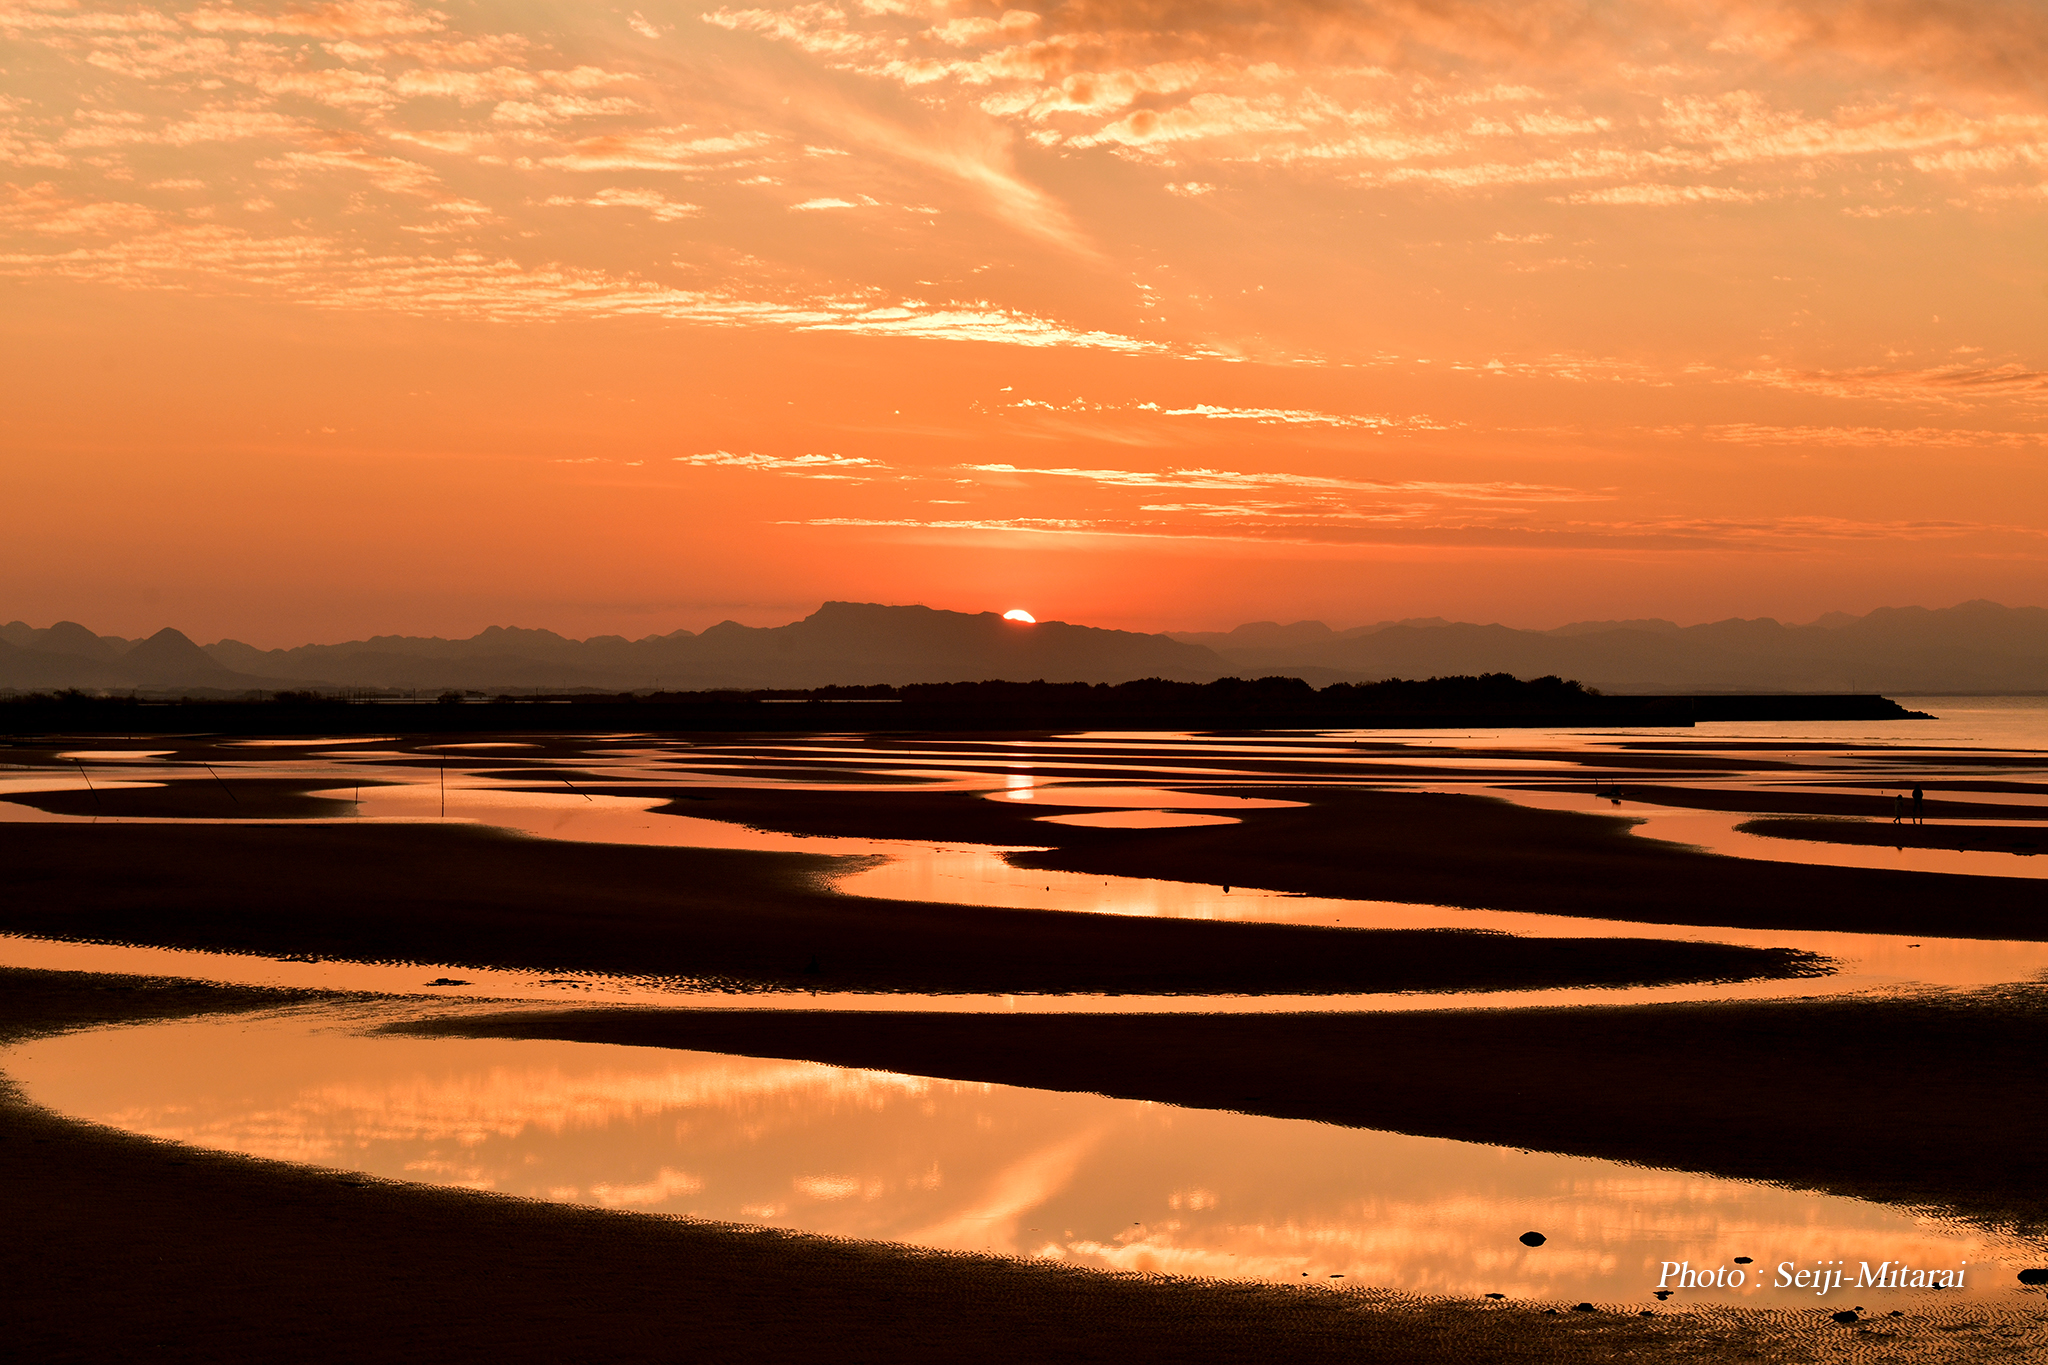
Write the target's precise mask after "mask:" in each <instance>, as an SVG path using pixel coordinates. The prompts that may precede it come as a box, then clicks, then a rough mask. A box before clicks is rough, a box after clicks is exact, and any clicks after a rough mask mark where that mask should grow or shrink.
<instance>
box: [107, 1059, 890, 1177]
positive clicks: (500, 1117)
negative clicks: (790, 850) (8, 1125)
mask: <svg viewBox="0 0 2048 1365" xmlns="http://www.w3.org/2000/svg"><path fill="white" fill-rule="evenodd" d="M334 1041H336V1040H332V1039H308V1040H305V1043H306V1045H307V1046H308V1048H309V1049H315V1048H318V1047H319V1045H320V1044H321V1043H322V1042H327V1043H332V1042H334ZM345 1041H346V1042H350V1043H355V1044H356V1046H358V1047H359V1046H360V1045H361V1044H360V1042H358V1041H357V1040H353V1039H350V1040H345ZM379 1046H383V1047H390V1048H393V1049H405V1050H409V1051H412V1052H414V1053H415V1054H419V1053H422V1052H424V1053H426V1054H428V1055H430V1056H431V1057H432V1064H433V1065H434V1067H435V1070H436V1071H438V1072H440V1073H441V1074H432V1075H420V1074H413V1075H406V1074H403V1073H404V1070H405V1068H404V1066H403V1064H402V1063H401V1064H400V1065H399V1066H398V1067H397V1068H395V1069H396V1070H398V1071H399V1072H400V1074H398V1075H394V1076H390V1077H389V1078H388V1079H381V1080H376V1081H358V1080H350V1081H345V1082H329V1083H324V1084H320V1083H316V1084H313V1085H311V1086H308V1087H307V1088H306V1089H304V1090H302V1091H300V1092H299V1093H297V1094H296V1095H294V1096H292V1097H291V1099H290V1101H289V1102H288V1103H287V1104H286V1105H284V1106H282V1107H275V1108H256V1109H249V1110H244V1111H242V1112H239V1113H235V1112H230V1113H226V1114H219V1115H216V1116H213V1117H201V1116H200V1112H199V1110H198V1109H196V1108H195V1107H193V1106H190V1105H184V1104H170V1105H160V1106H136V1107H132V1108H125V1109H122V1110H120V1111H118V1112H115V1113H113V1114H110V1115H108V1116H107V1120H106V1121H108V1122H112V1123H115V1124H117V1125H119V1126H121V1127H124V1128H130V1129H133V1130H135V1131H137V1132H146V1133H149V1134H151V1135H153V1136H156V1137H162V1138H169V1139H171V1140H173V1141H177V1142H190V1143H195V1144H198V1145H201V1146H208V1147H220V1148H226V1149H228V1150H231V1151H238V1152H245V1153H248V1154H249V1155H252V1156H265V1157H272V1158H275V1159H277V1160H281V1161H301V1162H322V1161H330V1160H333V1159H335V1158H336V1157H337V1156H340V1155H343V1154H345V1153H346V1152H347V1151H349V1150H350V1149H351V1148H362V1147H365V1146H368V1145H370V1144H373V1143H380V1142H391V1143H397V1142H422V1141H425V1142H454V1143H458V1144H462V1145H464V1146H469V1147H476V1146H481V1145H483V1144H485V1143H487V1142H489V1141H491V1140H492V1139H510V1138H518V1137H521V1136H523V1135H526V1134H528V1133H530V1132H542V1133H549V1134H556V1135H559V1134H563V1133H566V1132H571V1131H577V1130H581V1131H597V1130H601V1129H604V1128H606V1127H608V1126H610V1125H613V1124H617V1123H630V1122H633V1121H636V1120H640V1119H644V1118H650V1117H660V1116H668V1115H673V1114H676V1113H678V1112H688V1113H691V1114H696V1115H704V1114H727V1115H731V1116H735V1117H740V1118H743V1119H744V1120H745V1122H746V1123H747V1125H748V1126H749V1128H750V1129H752V1130H753V1131H754V1133H755V1134H756V1135H759V1134H761V1133H764V1132H766V1131H770V1130H773V1129H775V1128H777V1127H781V1126H785V1125H787V1124H790V1123H794V1122H798V1121H799V1120H798V1119H797V1117H796V1115H797V1114H798V1112H799V1111H800V1110H803V1111H810V1112H816V1111H823V1112H826V1113H831V1112H836V1111H848V1110H865V1111H880V1110H882V1109H883V1108H884V1107H886V1106H887V1105H888V1104H889V1103H890V1102H891V1101H892V1100H897V1099H904V1098H915V1097H918V1096H921V1095H923V1094H924V1093H925V1092H926V1091H927V1090H928V1089H929V1088H930V1085H931V1082H929V1081H926V1080H923V1079H921V1078H918V1077H913V1076H898V1075H894V1074H891V1073H888V1072H869V1071H855V1070H850V1069H847V1068H843V1067H829V1066H822V1065H819V1064H817V1063H814V1062H776V1061H741V1060H738V1059H732V1060H726V1059H712V1064H710V1065H703V1064H701V1063H700V1064H698V1065H695V1066H692V1065H689V1064H688V1063H677V1064H674V1065H672V1066H670V1067H667V1068H664V1069H661V1070H656V1071H649V1070H646V1069H641V1070H630V1069H624V1068H619V1069H605V1068H600V1069H593V1070H589V1071H569V1070H564V1069H561V1068H558V1067H550V1066H545V1065H541V1066H535V1067H530V1068H522V1067H509V1066H502V1065H501V1066H490V1067H486V1068H483V1069H480V1070H478V1071H475V1072H468V1073H465V1072H460V1071H444V1070H442V1068H445V1067H446V1066H447V1063H448V1056H447V1050H448V1049H450V1048H464V1047H468V1048H474V1047H475V1046H476V1044H475V1043H474V1042H473V1041H471V1040H467V1039H450V1040H446V1041H434V1042H425V1041H421V1040H416V1039H392V1040H386V1041H384V1042H382V1043H380V1044H379ZM487 1046H490V1045H487ZM496 1046H497V1047H502V1046H503V1044H498V1045H496ZM634 1051H635V1052H639V1051H641V1050H639V1049H634ZM308 1062H309V1064H311V1065H309V1069H312V1067H313V1066H317V1063H315V1062H314V1061H313V1059H311V1058H308ZM422 1169H426V1168H425V1167H422Z"/></svg>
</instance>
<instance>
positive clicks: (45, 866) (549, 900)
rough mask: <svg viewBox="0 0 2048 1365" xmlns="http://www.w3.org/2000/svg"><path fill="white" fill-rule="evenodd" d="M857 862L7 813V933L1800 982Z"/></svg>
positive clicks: (507, 956)
mask: <svg viewBox="0 0 2048 1365" xmlns="http://www.w3.org/2000/svg"><path fill="white" fill-rule="evenodd" d="M848 863H849V860H847V859H843V858H832V857H824V856H817V855H809V854H791V853H762V852H740V851H732V850H723V849H695V848H659V847H639V846H623V845H606V844H583V843H570V842H566V841H556V840H544V839H532V838H525V837H521V836H514V835H508V834H505V833H503V832H500V831H495V830H491V829H487V828H484V827H480V826H474V825H463V824H457V825H446V826H442V825H407V824H370V825H360V826H358V825H349V824H331V825H303V826H297V825H262V826H249V825H236V824H218V825H212V824H209V825H141V824H137V825H123V824H104V825H82V824H11V825H0V866H4V867H5V869H6V871H7V875H8V878H9V881H10V891H11V893H12V894H10V895H9V896H8V897H6V899H5V900H4V901H0V929H5V930H7V931H11V932H14V933H22V934H35V935H41V936H46V937H53V938H66V939H83V940H101V941H113V942H122V943H142V944H150V945H156V946H166V947H181V948H205V949H218V950H227V951H235V952H252V953H264V954H271V955H279V956H282V955H286V954H306V953H311V954H317V955H319V956H322V957H338V958H348V959H354V960H358V961H412V962H427V963H446V964H450V965H457V966H471V967H510V968H530V969H535V970H556V971H560V970H581V971H594V972H610V973H619V974H624V975H632V976H651V977H671V978H683V979H687V980H690V981H695V982H701V983H705V984H709V985H713V986H719V985H723V986H729V987H732V988H735V989H758V988H762V987H781V988H788V987H793V986H794V987H807V988H808V987H818V988H827V989H834V990H874V991H936V992H973V993H992V994H1009V993H1021V992H1071V991H1109V992H1120V993H1216V992H1229V993H1240V992H1250V993H1311V994H1325V993H1353V992H1378V991H1402V990H1513V989H1529V988H1537V987H1549V986H1583V985H1624V984H1649V983H1670V982H1684V981H1699V980H1734V979H1745V978H1749V977H1756V976H1798V975H1806V974H1811V973H1813V972H1815V971H1816V970H1819V967H1818V965H1817V960H1816V959H1814V958H1812V957H1811V956H1809V955H1807V954H1804V953H1796V952H1793V951H1791V950H1789V949H1759V948H1749V947H1740V946H1735V945H1729V944H1714V943H1688V942H1678V941H1661V940H1650V939H1625V938H1614V939H1532V938H1517V937H1510V936H1507V935H1502V934H1476V933H1454V932H1449V931H1438V930H1357V929H1339V928H1320V927H1306V926H1296V925H1283V924H1254V923H1229V922H1213V921H1207V920H1183V919H1151V918H1142V917H1134V916H1122V915H1098V914H1085V913H1068V912H1054V911H1043V910H1005V909H988V908H982V907H972V906H957V905H943V904H931V903H924V902H912V901H888V900H873V899H866V898H858V897H852V896H842V895H838V894H836V893H834V892H832V891H831V890H829V889H828V888H827V887H826V886H825V885H824V884H823V878H824V877H825V876H826V874H828V873H832V872H836V871H843V870H845V869H846V867H847V866H848Z"/></svg>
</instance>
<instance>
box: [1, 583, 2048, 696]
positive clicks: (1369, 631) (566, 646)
mask: <svg viewBox="0 0 2048 1365" xmlns="http://www.w3.org/2000/svg"><path fill="white" fill-rule="evenodd" d="M1485 673H1511V674H1514V675H1516V676H1517V677H1525V678H1528V677H1539V676H1543V675H1546V674H1554V675H1557V676H1559V677H1566V678H1575V679H1578V680H1579V681H1581V682H1584V683H1585V684H1587V685H1588V686H1591V687H1596V688H1599V689H1600V690H1602V691H1605V692H1616V693H1627V692H1643V693H1682V692H1715V691H1731V692H1734V691H1742V692H1849V691H1857V692H1887V693H1907V694H1912V693H1930V692H1957V693H1969V692H1977V693H2000V692H2048V610H2044V609H2042V608H2039V607H2005V606H2000V605H1999V604H1997V603H1995V602H1986V601H1975V602H1965V603H1963V604H1961V605H1959V606H1954V607H1948V608H1943V609H1938V610H1930V609H1927V608H1923V607H1897V608H1883V609H1880V610H1877V611H1873V612H1871V613H1869V614H1868V615H1866V616H1860V617H1855V616H1847V615H1843V614H1841V613H1831V614H1830V615H1828V616H1825V617H1822V618H1821V619H1820V620H1818V621H1815V622H1812V623H1809V624H1806V625H1784V624H1781V623H1779V622H1777V621H1774V620H1770V619H1767V618H1766V619H1761V620H1728V621H1718V622H1713V623H1710V624H1705V625H1697V626H1679V625H1676V624H1674V623H1672V622H1669V621H1662V620H1628V621H1584V622H1575V623H1573V624H1571V625H1566V626H1560V627H1558V628H1556V629H1554V630H1518V629H1514V628H1511V627H1508V626H1502V625H1477V624H1471V623H1466V622H1453V621H1446V620H1443V619H1441V618H1429V619H1426V620H1407V621H1388V622H1381V623H1379V624H1376V625H1370V626H1359V627H1355V628H1352V629H1348V630H1332V629H1331V628H1330V627H1329V626H1327V625H1324V624H1323V623H1322V622H1320V621H1300V622H1295V623H1292V624H1288V625H1282V624H1279V623H1276V622H1271V621H1262V622H1254V623H1251V624H1248V625H1243V626H1239V627H1238V628H1237V629H1235V630H1232V631H1225V632H1170V633H1167V634H1157V635H1148V634H1142V633H1138V632H1133V631H1123V630H1105V629H1101V628H1098V627H1094V626H1081V625H1072V624H1068V623H1066V622H1061V621H1045V622H1040V623H1038V624H1035V625H1027V624H1022V623H1019V622H1013V621H1006V620H1004V619H1003V618H1002V617H1000V616H998V615H997V614H995V613H994V612H982V613H979V614H974V613H967V612H955V611H939V610H934V609H932V608H929V607H922V606H883V605H878V604H874V603H854V602H827V603H825V604H824V605H823V606H822V607H820V608H819V609H818V610H817V611H815V612H813V613H812V614H811V615H809V616H806V617H804V618H803V619H802V620H800V621H795V622H792V623H790V624H788V625H785V626H767V627H761V626H743V625H741V624H739V623H738V622H735V621H725V622H721V623H720V624H718V625H716V626H713V627H711V628H710V629H709V630H706V631H703V632H701V633H692V632H690V631H687V630H678V631H675V632H673V633H671V634H667V635H650V636H647V637H645V638H643V639H639V640H628V639H626V638H625V637H623V636H618V635H600V636H594V637H592V638H590V639H587V640H574V639H570V638H567V637H565V636H562V635H557V634H556V633H554V632H553V631H548V630H530V629H522V628H516V627H504V626H493V627H491V628H490V629H488V630H485V631H483V632H482V633H480V634H478V635H474V636H471V637H470V638H468V639H466V640H444V639H440V638H438V637H419V636H397V635H383V636H376V637H373V638H371V639H367V640H355V641H350V642H347V643H343V644H327V645H300V646H298V647H296V648H293V649H270V650H262V649H257V648H255V647H253V646H251V645H246V644H243V643H241V642H239V641H235V640H222V641H219V642H217V643H214V644H210V645H205V646H201V645H199V644H196V643H194V642H193V641H192V640H191V639H190V638H189V637H187V636H186V635H184V634H183V633H182V632H180V631H177V630H175V629H172V628H169V627H166V628H165V629H163V630H160V631H158V632H156V633H155V634H154V635H151V636H148V637H147V638H144V639H137V640H130V639H122V638H120V637H117V636H110V635H98V634H95V633H94V632H93V631H91V630H89V629H87V628H86V627H85V626H82V625H79V624H77V623H76V622H71V621H60V622H58V623H56V624H55V625H52V626H49V627H46V628H42V629H37V628H34V627H31V626H28V625H26V624H25V623H23V622H20V621H14V622H11V623H9V624H8V625H6V626H0V689H6V690H11V691H16V692H44V691H55V690H60V689H67V688H76V689H81V690H85V691H121V692H128V691H134V692H141V693H145V694H152V693H181V694H187V695H195V696H205V695H219V696H226V695H239V694H241V693H245V692H249V691H276V690H287V689H289V690H320V691H344V690H358V689H359V690H376V691H442V690H448V689H460V690H471V691H479V692H486V693H492V694H497V693H505V692H511V693H518V692H529V691H558V692H561V691H569V692H573V691H603V692H621V691H636V690H650V689H658V690H662V691H693V690H703V689H713V688H739V689H755V688H809V687H823V686H832V685H848V686H857V685H867V684H875V683H889V684H894V685H897V686H902V685H905V684H911V683H933V682H961V681H978V680H983V679H1009V680H1013V681H1030V680H1034V679H1044V680H1046V681H1048V682H1090V683H1096V682H1103V683H1115V682H1125V681H1130V680H1132V679H1137V678H1166V679H1173V680H1178V681H1185V682H1206V681H1209V680H1212V679H1215V678H1220V677H1230V676H1239V677H1261V676H1270V675H1284V676H1289V677H1298V678H1303V679H1305V680H1307V681H1308V682H1310V683H1312V684H1314V685H1315V686H1318V687H1321V686H1327V685H1328V684H1330V683H1333V682H1374V681H1378V680H1380V679H1384V678H1390V677H1405V678H1428V677H1439V676H1452V675H1463V674H1485Z"/></svg>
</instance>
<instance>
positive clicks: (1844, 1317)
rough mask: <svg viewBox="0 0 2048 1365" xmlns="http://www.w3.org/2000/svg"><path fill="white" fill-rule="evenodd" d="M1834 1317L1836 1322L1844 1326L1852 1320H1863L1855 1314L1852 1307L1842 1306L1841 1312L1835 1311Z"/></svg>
mask: <svg viewBox="0 0 2048 1365" xmlns="http://www.w3.org/2000/svg"><path fill="white" fill-rule="evenodd" d="M1834 1319H1835V1321H1836V1322H1839V1323H1841V1324H1842V1325H1843V1326H1844V1327H1846V1326H1848V1325H1849V1324H1850V1323H1852V1322H1861V1321H1863V1319H1861V1318H1859V1317H1857V1316H1856V1313H1855V1311H1854V1310H1853V1309H1848V1308H1844V1309H1843V1310H1842V1311H1841V1312H1839V1313H1836V1314H1835V1315H1834Z"/></svg>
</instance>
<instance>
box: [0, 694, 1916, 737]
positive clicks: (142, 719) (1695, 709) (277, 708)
mask: <svg viewBox="0 0 2048 1365" xmlns="http://www.w3.org/2000/svg"><path fill="white" fill-rule="evenodd" d="M821 690H823V691H832V690H834V689H821ZM1916 719H1917V720H1925V719H1930V717H1928V716H1926V715H1924V714H1923V713H1921V712H1918V711H1908V710H1906V709H1905V708H1904V707H1901V706H1900V705H1899V704H1898V703H1896V702H1894V701H1891V700H1890V699H1889V698H1886V697H1881V696H1877V695H1875V694H1862V693H1785V694H1773V693H1756V694H1748V693H1728V694H1703V695H1698V696H1614V697H1602V696H1589V697H1588V698H1586V700H1585V701H1584V702H1583V703H1580V704H1575V705H1571V706H1564V707H1551V706H1536V707H1520V706H1517V707H1508V708H1500V709H1494V708H1480V707H1471V706H1463V707H1461V706H1439V707H1422V708H1418V709H1399V710H1380V709H1375V710H1360V709H1355V708H1352V707H1348V706H1337V705H1332V706H1325V707H1317V706H1313V705H1309V706H1301V705H1292V706H1287V707H1282V708H1274V707H1270V706H1262V705H1258V704H1245V705H1240V706H1226V707H1217V706H1210V705H1175V704H1167V705H1159V706H1145V707H1135V706H1125V705H1114V706H1112V705H1091V704H1074V703H1070V702H1066V701H1058V702H1038V701H1033V700H1031V699H1029V698H1025V699H1021V700H1008V701H1002V702H998V703H995V704H972V705H966V704H958V703H952V702H946V701H939V702H929V701H920V700H915V699H871V698H839V697H830V696H825V697H812V698H795V697H781V696H763V697H743V696H732V695H730V694H721V695H717V696H713V697H709V698H705V699H693V700H675V699H672V698H668V697H632V696H628V697H602V698H599V697H583V696H578V697H555V698H538V697H536V698H526V699H520V700H509V699H498V700H476V701H463V702H430V701H403V702H346V701H326V700H309V699H282V700H258V701H243V700H234V701H228V700H199V699H192V700H175V701H149V700H139V699H134V698H128V697H81V698H75V699H73V698H66V699H38V698H24V699H13V700H0V733H4V734H9V735H15V736H41V735H145V734H177V735H195V734H226V735H370V734H385V733H390V732H392V731H393V730H394V727H395V728H396V730H397V731H399V732H404V733H420V732H427V731H431V732H437V733H447V734H479V733H501V734H535V733H546V734H607V733H614V732H618V731H642V732H645V731H658V732H665V733H679V734H688V733H704V734H736V733H750V732H752V733H762V734H775V733H807V732H819V731H822V732H832V733H844V732H847V731H871V732H878V733H890V734H908V733H949V734H966V733H992V732H1000V731H1019V730H1133V731H1146V730H1149V731H1157V732H1162V733H1164V732H1178V731H1186V730H1205V731H1207V730H1214V731H1237V730H1245V729H1258V730H1268V729H1277V730H1288V729H1303V730H1463V729H1542V728H1548V727H1557V726H1567V727H1573V728H1580V727H1583V728H1594V729H1598V728H1614V727H1628V726H1658V727H1676V728H1687V727H1690V726H1692V725H1695V724H1701V723H1706V722H1711V721H1786V722H1804V721H1847V720H1863V721H1879V720H1916Z"/></svg>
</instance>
